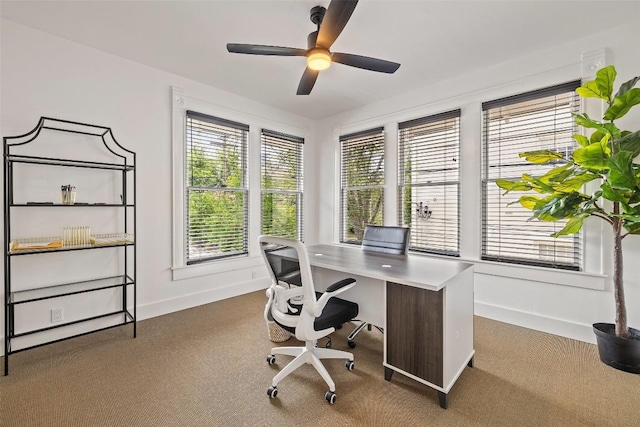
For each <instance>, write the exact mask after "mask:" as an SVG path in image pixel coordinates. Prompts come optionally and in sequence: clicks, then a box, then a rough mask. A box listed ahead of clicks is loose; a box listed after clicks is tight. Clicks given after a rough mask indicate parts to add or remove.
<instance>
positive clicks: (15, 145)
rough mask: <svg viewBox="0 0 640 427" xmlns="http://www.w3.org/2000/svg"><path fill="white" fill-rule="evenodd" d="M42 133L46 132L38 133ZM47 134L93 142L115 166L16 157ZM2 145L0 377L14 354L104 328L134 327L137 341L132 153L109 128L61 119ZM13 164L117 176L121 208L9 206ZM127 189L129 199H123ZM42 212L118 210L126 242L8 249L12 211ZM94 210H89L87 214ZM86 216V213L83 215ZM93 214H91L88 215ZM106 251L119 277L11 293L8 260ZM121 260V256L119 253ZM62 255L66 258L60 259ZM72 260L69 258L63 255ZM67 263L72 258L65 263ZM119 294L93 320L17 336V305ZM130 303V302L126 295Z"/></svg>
mask: <svg viewBox="0 0 640 427" xmlns="http://www.w3.org/2000/svg"><path fill="white" fill-rule="evenodd" d="M43 130H46V131H47V132H44V133H43V132H42V131H43ZM49 131H53V132H56V133H57V132H62V133H69V134H77V135H85V136H88V137H90V139H94V138H93V137H95V139H96V142H98V141H100V142H102V144H103V145H104V147H106V149H107V150H108V153H109V154H110V155H113V158H114V159H115V161H114V162H98V161H90V160H86V159H64V158H56V157H41V156H32V155H23V154H16V153H15V151H16V150H17V149H19V148H24V146H25V145H26V144H29V143H31V142H32V141H35V140H36V139H38V138H46V136H44V134H45V133H48V132H49ZM3 141H4V320H5V331H4V332H5V333H4V354H5V357H4V375H8V374H9V356H10V355H12V354H15V353H19V352H22V351H25V350H30V349H33V348H36V347H41V346H43V345H47V344H52V343H55V342H59V341H63V340H67V339H71V338H75V337H78V336H82V335H87V334H90V333H95V332H99V331H103V330H105V329H111V328H116V327H120V326H123V325H129V324H131V325H133V337H134V338H135V337H136V314H137V313H136V306H137V304H136V298H137V291H136V286H137V282H136V273H137V268H136V262H137V254H136V243H135V236H136V154H135V153H134V152H133V151H130V150H127V149H126V148H124V147H122V146H121V145H120V144H119V143H118V142H117V141H116V139H115V138H114V136H113V134H112V132H111V129H110V128H108V127H104V126H96V125H92V124H87V123H80V122H73V121H68V120H60V119H54V118H49V117H41V118H40V120H39V122H38V124H37V126H36V127H35V128H34V129H33V130H31V131H30V132H28V133H26V134H23V135H17V136H10V137H5V138H3ZM17 164H31V165H45V166H52V167H62V168H82V169H102V170H112V171H116V172H118V171H120V172H121V173H122V175H121V184H122V193H121V203H77V204H71V205H68V204H61V203H54V202H26V203H24V202H23V203H14V172H15V169H14V166H15V165H17ZM130 189H131V190H132V191H131V192H132V193H133V194H128V193H129V191H130ZM42 208H47V209H46V210H45V211H44V212H51V211H50V209H65V210H66V209H83V208H94V209H108V210H109V209H110V210H113V209H120V210H121V211H122V215H123V217H122V219H123V221H122V224H123V225H124V227H123V228H124V230H119V232H122V235H123V236H126V239H131V241H129V240H125V241H115V242H113V243H107V244H99V245H97V244H90V243H87V244H83V245H73V246H62V247H55V248H36V249H22V250H17V249H14V247H13V246H12V245H11V243H12V242H13V240H12V239H13V236H12V223H11V221H12V214H13V211H15V210H17V211H22V210H25V209H27V210H30V209H42ZM91 211H93V210H89V212H91ZM85 212H87V211H85ZM93 212H95V211H93ZM105 248H118V250H119V251H121V256H122V258H121V259H122V270H123V271H122V274H118V275H109V276H107V277H98V278H90V279H87V280H83V281H74V282H70V283H58V284H54V285H50V284H47V285H35V286H34V287H32V288H29V289H20V290H13V289H12V268H13V266H12V259H14V257H23V256H27V255H29V256H34V257H38V256H50V255H49V254H52V253H65V252H73V251H84V250H89V249H91V250H103V249H105ZM119 255H120V254H119ZM59 256H65V255H59ZM66 256H69V257H72V255H66ZM70 260H71V261H72V259H71V258H70ZM118 288H120V289H121V290H122V299H121V306H120V308H119V309H117V310H115V311H109V312H107V313H96V314H94V315H90V316H86V317H84V318H81V319H76V320H73V321H69V322H64V323H60V324H55V325H52V326H47V327H42V328H37V329H31V330H28V331H23V332H16V324H15V323H16V317H15V308H16V307H18V306H25V305H27V304H30V303H34V302H37V301H43V300H48V299H53V298H63V297H68V296H71V295H78V294H84V293H89V292H96V291H103V290H107V289H118ZM128 291H131V296H132V299H133V301H130V300H129V296H128V295H129V292H128ZM103 318H113V319H114V322H115V323H114V324H112V325H110V326H107V327H99V328H94V329H91V330H89V331H84V332H81V333H76V334H73V335H70V336H64V337H62V338H59V339H46V338H43V342H39V343H37V344H35V345H34V344H31V345H27V346H22V347H19V348H12V341H13V340H16V339H19V338H22V337H26V336H29V335H37V334H40V333H42V332H45V331H50V330H53V329H58V328H65V327H68V326H70V325H75V324H79V323H85V322H91V321H94V320H97V319H103Z"/></svg>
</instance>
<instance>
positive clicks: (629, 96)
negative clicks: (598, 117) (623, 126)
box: [604, 88, 640, 120]
mask: <svg viewBox="0 0 640 427" xmlns="http://www.w3.org/2000/svg"><path fill="white" fill-rule="evenodd" d="M637 104H640V89H638V88H635V89H631V90H629V91H628V92H626V93H625V94H624V95H621V96H618V97H616V98H615V99H614V100H613V104H611V106H610V107H609V108H608V109H607V111H605V113H604V119H605V120H616V119H619V118H620V117H622V116H624V115H625V114H627V113H628V112H629V110H631V107H633V106H634V105H637Z"/></svg>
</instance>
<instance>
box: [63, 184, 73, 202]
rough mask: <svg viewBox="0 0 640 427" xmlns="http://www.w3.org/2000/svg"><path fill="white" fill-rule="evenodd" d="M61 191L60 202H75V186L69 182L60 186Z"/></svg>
mask: <svg viewBox="0 0 640 427" xmlns="http://www.w3.org/2000/svg"><path fill="white" fill-rule="evenodd" d="M60 190H61V192H62V204H63V205H73V204H75V203H76V187H75V186H73V185H71V184H69V185H63V186H62V187H61V188H60Z"/></svg>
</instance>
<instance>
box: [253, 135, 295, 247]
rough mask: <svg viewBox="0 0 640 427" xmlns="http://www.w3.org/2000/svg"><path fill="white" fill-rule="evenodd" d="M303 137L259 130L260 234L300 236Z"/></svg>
mask: <svg viewBox="0 0 640 427" xmlns="http://www.w3.org/2000/svg"><path fill="white" fill-rule="evenodd" d="M303 143H304V139H303V138H300V137H297V136H292V135H286V134H283V133H279V132H274V131H270V130H267V129H263V130H262V133H261V166H262V167H261V188H262V211H261V212H262V228H261V233H262V234H268V235H273V236H279V237H288V238H292V239H299V240H302V238H303V188H304V185H303V148H304V146H303Z"/></svg>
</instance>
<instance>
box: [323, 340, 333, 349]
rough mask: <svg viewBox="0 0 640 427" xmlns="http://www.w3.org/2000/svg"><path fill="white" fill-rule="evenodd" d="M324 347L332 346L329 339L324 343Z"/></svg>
mask: <svg viewBox="0 0 640 427" xmlns="http://www.w3.org/2000/svg"><path fill="white" fill-rule="evenodd" d="M324 347H325V348H331V347H333V344H332V343H331V340H329V341H327V343H326V344H325V345H324Z"/></svg>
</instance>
